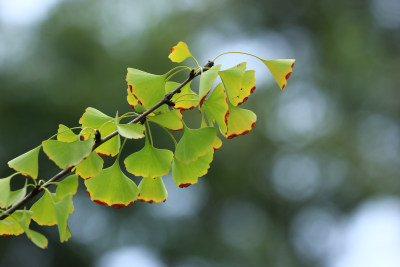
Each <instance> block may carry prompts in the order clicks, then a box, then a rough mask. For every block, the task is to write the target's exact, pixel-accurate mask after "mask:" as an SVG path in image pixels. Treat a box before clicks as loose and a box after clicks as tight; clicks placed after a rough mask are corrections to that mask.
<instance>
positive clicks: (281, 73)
mask: <svg viewBox="0 0 400 267" xmlns="http://www.w3.org/2000/svg"><path fill="white" fill-rule="evenodd" d="M295 61H296V60H295V59H273V60H266V59H263V60H262V62H264V64H265V65H266V66H267V67H268V69H269V70H270V71H271V73H272V75H273V76H274V78H275V81H276V82H277V83H278V85H279V87H280V88H281V89H282V90H283V89H285V87H286V84H287V80H288V79H289V77H290V75H291V74H292V71H293V66H294V62H295Z"/></svg>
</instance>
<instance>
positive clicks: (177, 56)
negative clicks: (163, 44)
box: [168, 42, 192, 63]
mask: <svg viewBox="0 0 400 267" xmlns="http://www.w3.org/2000/svg"><path fill="white" fill-rule="evenodd" d="M188 57H192V54H190V51H189V48H188V46H187V44H186V43H184V42H179V43H178V44H177V45H176V46H174V47H172V48H171V53H170V54H169V56H168V58H169V59H170V60H171V61H172V62H176V63H181V62H182V61H184V60H185V59H187V58H188Z"/></svg>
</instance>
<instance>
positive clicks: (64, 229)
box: [53, 194, 74, 242]
mask: <svg viewBox="0 0 400 267" xmlns="http://www.w3.org/2000/svg"><path fill="white" fill-rule="evenodd" d="M53 203H54V211H55V214H56V218H57V226H58V233H59V235H60V242H65V241H68V239H69V238H70V237H71V232H70V231H69V229H68V217H69V214H70V213H71V210H72V211H73V210H74V208H73V203H72V195H71V194H68V195H66V196H65V197H64V198H62V199H58V198H56V197H54V196H53Z"/></svg>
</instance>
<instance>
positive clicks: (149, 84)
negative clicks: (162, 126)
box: [126, 68, 167, 109]
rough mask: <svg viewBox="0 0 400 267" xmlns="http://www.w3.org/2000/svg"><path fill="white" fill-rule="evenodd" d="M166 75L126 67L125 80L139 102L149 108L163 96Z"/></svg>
mask: <svg viewBox="0 0 400 267" xmlns="http://www.w3.org/2000/svg"><path fill="white" fill-rule="evenodd" d="M166 77H167V76H166V75H155V74H151V73H147V72H144V71H141V70H138V69H133V68H128V74H127V76H126V81H127V82H128V85H129V86H131V88H132V94H133V95H134V96H135V97H136V99H137V100H138V102H139V104H141V105H142V106H143V107H145V108H146V109H149V108H151V107H152V106H154V105H155V104H157V103H158V102H160V100H161V99H163V98H164V95H165V79H166Z"/></svg>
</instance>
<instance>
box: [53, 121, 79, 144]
mask: <svg viewBox="0 0 400 267" xmlns="http://www.w3.org/2000/svg"><path fill="white" fill-rule="evenodd" d="M78 139H79V136H78V135H76V134H74V132H73V131H72V130H71V129H70V128H68V127H67V126H65V125H62V124H60V125H59V126H58V131H57V140H58V141H61V142H74V141H76V140H78Z"/></svg>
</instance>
